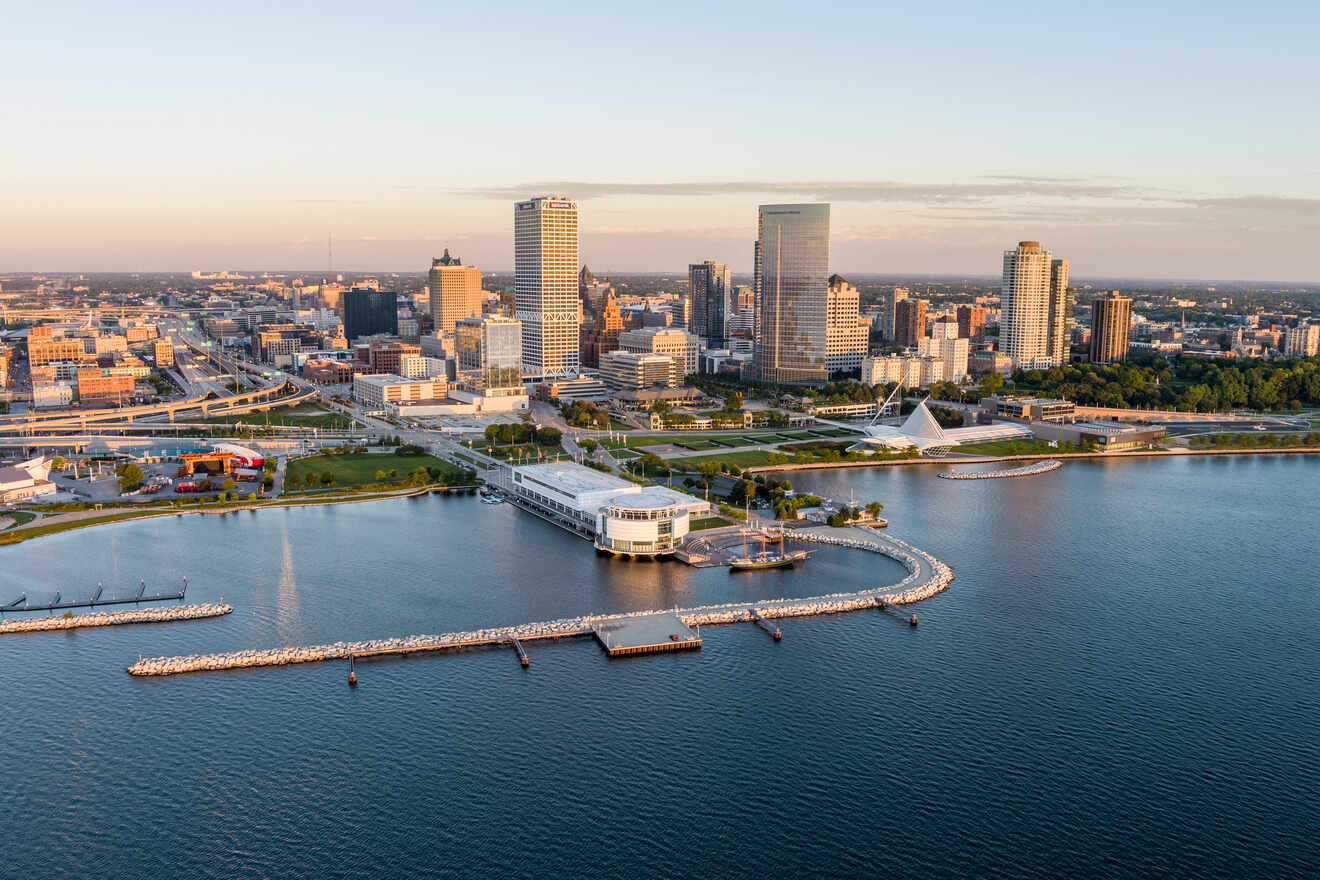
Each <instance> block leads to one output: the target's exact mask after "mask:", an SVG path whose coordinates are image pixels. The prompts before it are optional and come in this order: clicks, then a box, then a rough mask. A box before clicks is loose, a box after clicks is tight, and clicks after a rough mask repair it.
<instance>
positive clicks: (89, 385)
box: [77, 367, 133, 407]
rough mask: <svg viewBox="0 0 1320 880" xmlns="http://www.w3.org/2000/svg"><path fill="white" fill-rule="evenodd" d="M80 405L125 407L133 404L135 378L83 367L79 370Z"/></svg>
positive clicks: (108, 370) (112, 371)
mask: <svg viewBox="0 0 1320 880" xmlns="http://www.w3.org/2000/svg"><path fill="white" fill-rule="evenodd" d="M77 379H78V403H79V404H80V405H81V406H87V407H93V406H123V405H125V404H129V403H132V402H133V377H132V376H126V375H122V374H121V373H118V372H116V371H114V370H110V369H104V370H103V369H98V368H96V367H83V368H81V369H80V370H78V377H77Z"/></svg>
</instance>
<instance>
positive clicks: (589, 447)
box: [578, 437, 600, 455]
mask: <svg viewBox="0 0 1320 880" xmlns="http://www.w3.org/2000/svg"><path fill="white" fill-rule="evenodd" d="M578 446H581V447H582V449H583V450H585V451H586V453H587V455H594V454H595V453H596V450H597V449H599V448H600V444H599V443H597V442H596V441H595V440H592V439H591V438H590V437H588V438H587V439H586V440H583V441H582V442H581V443H579V444H578Z"/></svg>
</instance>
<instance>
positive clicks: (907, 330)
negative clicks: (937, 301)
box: [894, 299, 930, 348]
mask: <svg viewBox="0 0 1320 880" xmlns="http://www.w3.org/2000/svg"><path fill="white" fill-rule="evenodd" d="M929 305H930V304H929V303H927V302H926V301H925V300H924V299H902V300H899V301H898V302H897V303H895V304H894V344H895V345H901V346H903V347H904V348H913V347H915V346H916V344H917V341H918V340H920V339H921V338H922V337H923V336H925V335H926V310H927V309H928V308H929Z"/></svg>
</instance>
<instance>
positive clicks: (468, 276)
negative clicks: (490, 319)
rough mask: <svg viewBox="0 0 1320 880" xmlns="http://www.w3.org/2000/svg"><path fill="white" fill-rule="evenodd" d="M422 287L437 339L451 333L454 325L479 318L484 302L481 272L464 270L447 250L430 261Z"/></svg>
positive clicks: (465, 268) (471, 267) (461, 262)
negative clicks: (425, 294) (464, 320)
mask: <svg viewBox="0 0 1320 880" xmlns="http://www.w3.org/2000/svg"><path fill="white" fill-rule="evenodd" d="M426 286H427V289H428V290H429V291H430V294H431V318H432V320H433V321H434V322H435V332H436V334H437V335H439V334H442V333H453V332H454V324H455V323H456V322H458V321H461V320H463V319H464V318H472V317H476V316H479V315H480V314H481V301H482V300H483V299H484V298H485V292H484V291H482V289H481V270H480V269H478V268H477V267H476V266H464V265H463V261H462V260H460V259H458V258H457V257H451V256H449V248H445V255H444V256H443V257H436V258H434V259H433V260H431V271H430V272H429V273H427V276H426Z"/></svg>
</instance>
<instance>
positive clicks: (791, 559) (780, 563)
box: [729, 550, 807, 571]
mask: <svg viewBox="0 0 1320 880" xmlns="http://www.w3.org/2000/svg"><path fill="white" fill-rule="evenodd" d="M806 558H807V551H806V550H793V551H791V552H788V553H774V552H772V551H763V552H761V553H753V554H752V555H750V556H744V557H741V558H740V559H735V560H733V561H732V562H730V563H729V568H730V569H732V570H733V571H760V570H762V569H766V568H787V567H789V566H791V565H793V564H794V563H795V562H801V561H803V560H804V559H806Z"/></svg>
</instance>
